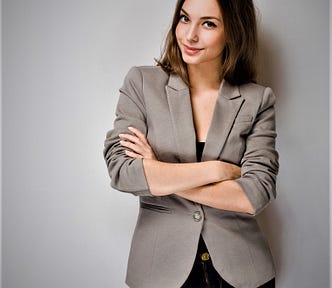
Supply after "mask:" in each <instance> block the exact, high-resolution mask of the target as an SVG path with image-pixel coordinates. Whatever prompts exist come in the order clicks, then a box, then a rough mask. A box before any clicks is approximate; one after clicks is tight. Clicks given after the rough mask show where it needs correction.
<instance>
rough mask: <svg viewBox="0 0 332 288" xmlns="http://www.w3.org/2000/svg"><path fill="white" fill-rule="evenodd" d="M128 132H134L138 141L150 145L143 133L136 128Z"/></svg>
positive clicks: (129, 128) (131, 128)
mask: <svg viewBox="0 0 332 288" xmlns="http://www.w3.org/2000/svg"><path fill="white" fill-rule="evenodd" d="M128 130H130V131H131V132H133V133H134V134H135V135H136V136H137V137H138V139H140V140H141V141H142V142H143V143H144V144H147V143H148V141H147V140H146V137H145V135H144V134H143V133H142V132H141V131H139V130H138V129H136V128H134V127H128Z"/></svg>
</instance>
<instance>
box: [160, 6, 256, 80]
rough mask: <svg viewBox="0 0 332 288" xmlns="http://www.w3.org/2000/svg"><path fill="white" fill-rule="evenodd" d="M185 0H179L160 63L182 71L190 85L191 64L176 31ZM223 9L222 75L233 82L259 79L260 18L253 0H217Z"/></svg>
mask: <svg viewBox="0 0 332 288" xmlns="http://www.w3.org/2000/svg"><path fill="white" fill-rule="evenodd" d="M184 1H185V0H178V1H177V4H176V8H175V12H174V16H173V21H172V26H171V28H170V29H169V31H168V33H167V36H166V39H165V43H164V47H163V49H162V53H161V56H160V58H159V59H157V60H156V61H157V65H159V66H161V67H162V68H163V69H164V70H165V71H166V72H168V73H174V74H177V75H179V76H180V77H181V78H182V80H183V81H184V82H185V83H186V84H187V85H189V86H190V81H189V76H188V70H187V65H186V63H185V62H184V61H183V59H182V56H181V51H180V49H179V46H178V44H177V39H176V35H175V30H176V27H177V25H178V23H179V21H180V13H181V9H182V6H183V3H184ZM217 2H218V4H219V7H220V9H221V12H222V17H223V23H224V31H225V42H226V43H225V47H224V49H223V52H222V54H221V57H220V61H221V63H222V70H221V75H220V79H223V78H224V79H225V80H227V81H228V82H229V83H231V84H232V85H241V84H244V83H249V82H255V81H256V76H257V75H256V74H257V72H256V57H257V50H258V44H257V22H256V11H255V6H254V4H253V1H252V0H217Z"/></svg>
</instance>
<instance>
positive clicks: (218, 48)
mask: <svg viewBox="0 0 332 288" xmlns="http://www.w3.org/2000/svg"><path fill="white" fill-rule="evenodd" d="M180 13H181V14H180V20H179V23H178V25H177V27H176V39H177V43H178V45H179V48H180V50H181V53H182V58H183V61H184V62H185V63H187V65H200V64H212V65H216V64H217V65H221V60H220V57H221V53H222V51H223V48H224V45H225V36H224V25H223V20H222V14H221V10H220V7H219V4H218V2H217V1H216V0H185V1H184V3H183V6H182V9H181V12H180Z"/></svg>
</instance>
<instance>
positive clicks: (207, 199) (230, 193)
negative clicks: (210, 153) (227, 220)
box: [176, 180, 255, 214]
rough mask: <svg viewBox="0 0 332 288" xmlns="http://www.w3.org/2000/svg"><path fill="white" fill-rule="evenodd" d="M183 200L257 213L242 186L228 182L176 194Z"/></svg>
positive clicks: (223, 208)
mask: <svg viewBox="0 0 332 288" xmlns="http://www.w3.org/2000/svg"><path fill="white" fill-rule="evenodd" d="M176 194H177V195H178V196H181V197H182V198H185V199H188V200H190V201H193V202H196V203H200V204H203V205H206V206H210V207H213V208H217V209H222V210H228V211H235V212H242V213H248V214H254V213H255V211H254V209H253V207H252V205H251V203H250V202H249V200H248V197H247V196H246V194H245V193H244V192H243V190H242V188H241V186H240V185H239V184H238V183H237V182H235V181H233V180H226V181H222V182H218V183H214V184H211V185H205V186H201V187H197V188H194V189H190V190H186V191H182V192H178V193H176Z"/></svg>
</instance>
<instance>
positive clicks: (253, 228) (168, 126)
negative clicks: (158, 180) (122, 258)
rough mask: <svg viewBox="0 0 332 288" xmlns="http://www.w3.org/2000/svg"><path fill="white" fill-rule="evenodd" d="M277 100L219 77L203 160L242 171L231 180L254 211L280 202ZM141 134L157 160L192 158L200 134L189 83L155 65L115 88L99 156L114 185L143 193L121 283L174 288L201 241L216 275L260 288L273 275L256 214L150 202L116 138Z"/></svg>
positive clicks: (173, 199) (136, 163) (240, 286)
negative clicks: (109, 123) (110, 124)
mask: <svg viewBox="0 0 332 288" xmlns="http://www.w3.org/2000/svg"><path fill="white" fill-rule="evenodd" d="M274 104H275V97H274V94H273V92H272V90H271V89H270V88H268V87H263V86H260V85H257V84H253V83H249V84H245V85H241V86H232V85H230V84H229V83H228V82H227V81H225V80H224V81H222V83H221V85H220V90H219V96H218V99H217V102H216V106H215V110H214V114H213V118H212V122H211V126H210V129H209V133H208V135H207V139H206V142H205V147H204V150H203V153H202V161H208V160H218V159H219V160H223V161H227V162H230V163H234V164H236V165H240V166H241V167H242V176H241V177H240V178H239V179H237V180H236V181H237V182H238V183H239V184H240V185H241V187H242V189H243V191H244V193H245V194H246V195H247V197H248V199H249V200H250V202H251V204H252V206H253V208H254V210H255V215H256V214H258V213H260V212H261V211H262V210H263V209H264V208H265V207H266V206H267V205H268V204H269V203H270V202H271V201H272V200H273V199H274V198H275V196H276V190H275V184H276V175H277V172H278V153H277V152H276V150H275V138H276V132H275V110H274ZM129 126H133V127H135V128H137V129H139V130H140V131H142V132H143V133H144V134H145V135H146V136H147V139H148V141H149V143H150V144H151V146H152V147H153V149H154V151H155V153H156V156H157V158H158V159H159V160H160V161H164V162H175V163H180V162H181V163H185V162H195V161H196V137H195V128H194V124H193V116H192V107H191V101H190V92H189V88H188V86H187V85H186V84H185V83H184V82H183V81H182V80H181V78H180V77H179V76H177V75H173V74H171V75H169V74H167V73H165V72H164V71H163V70H162V69H161V68H160V67H157V66H156V67H147V66H146V67H133V68H132V69H131V70H130V71H129V73H128V74H127V76H126V78H125V80H124V83H123V86H122V87H121V89H120V97H119V100H118V104H117V108H116V118H115V121H114V127H113V129H112V130H110V131H109V132H108V133H107V135H106V140H105V149H104V157H105V161H106V163H107V167H108V171H109V174H110V177H111V185H112V187H113V188H115V189H116V190H119V191H123V192H126V193H131V194H133V195H136V196H139V202H140V211H139V215H138V220H137V224H136V228H135V232H134V235H133V239H132V245H131V250H130V255H129V260H128V269H127V278H126V282H127V284H128V285H129V287H131V288H150V287H151V288H155V287H158V288H179V287H181V285H182V284H183V283H184V282H185V280H186V279H187V277H188V275H189V273H190V271H191V268H192V266H193V263H194V260H195V256H196V252H197V247H198V242H199V237H200V235H202V236H203V238H204V241H205V243H206V246H207V248H208V250H209V253H210V256H211V260H212V262H213V265H214V267H215V269H216V270H217V271H218V273H219V274H220V275H221V276H222V278H223V279H225V281H227V282H228V283H230V284H231V285H232V286H234V287H237V288H256V287H258V286H260V285H262V284H263V283H265V282H267V281H269V280H270V279H272V278H273V277H274V275H275V272H274V265H273V260H272V256H271V253H270V250H269V247H268V245H267V242H266V240H265V238H264V236H263V235H262V233H261V230H260V228H259V225H258V223H257V221H256V219H255V217H253V216H252V215H249V214H245V213H235V212H231V211H224V210H218V209H214V208H211V207H208V206H204V205H199V204H196V203H193V202H191V201H188V200H186V199H183V198H181V197H178V196H176V195H169V196H163V197H155V196H153V195H152V194H151V193H150V191H149V187H148V184H147V181H146V178H145V174H144V169H143V165H142V160H141V159H131V158H130V157H128V156H126V155H125V153H124V149H123V147H122V146H121V145H120V143H119V141H120V138H119V134H120V133H128V132H129V131H128V129H127V128H128V127H129Z"/></svg>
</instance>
